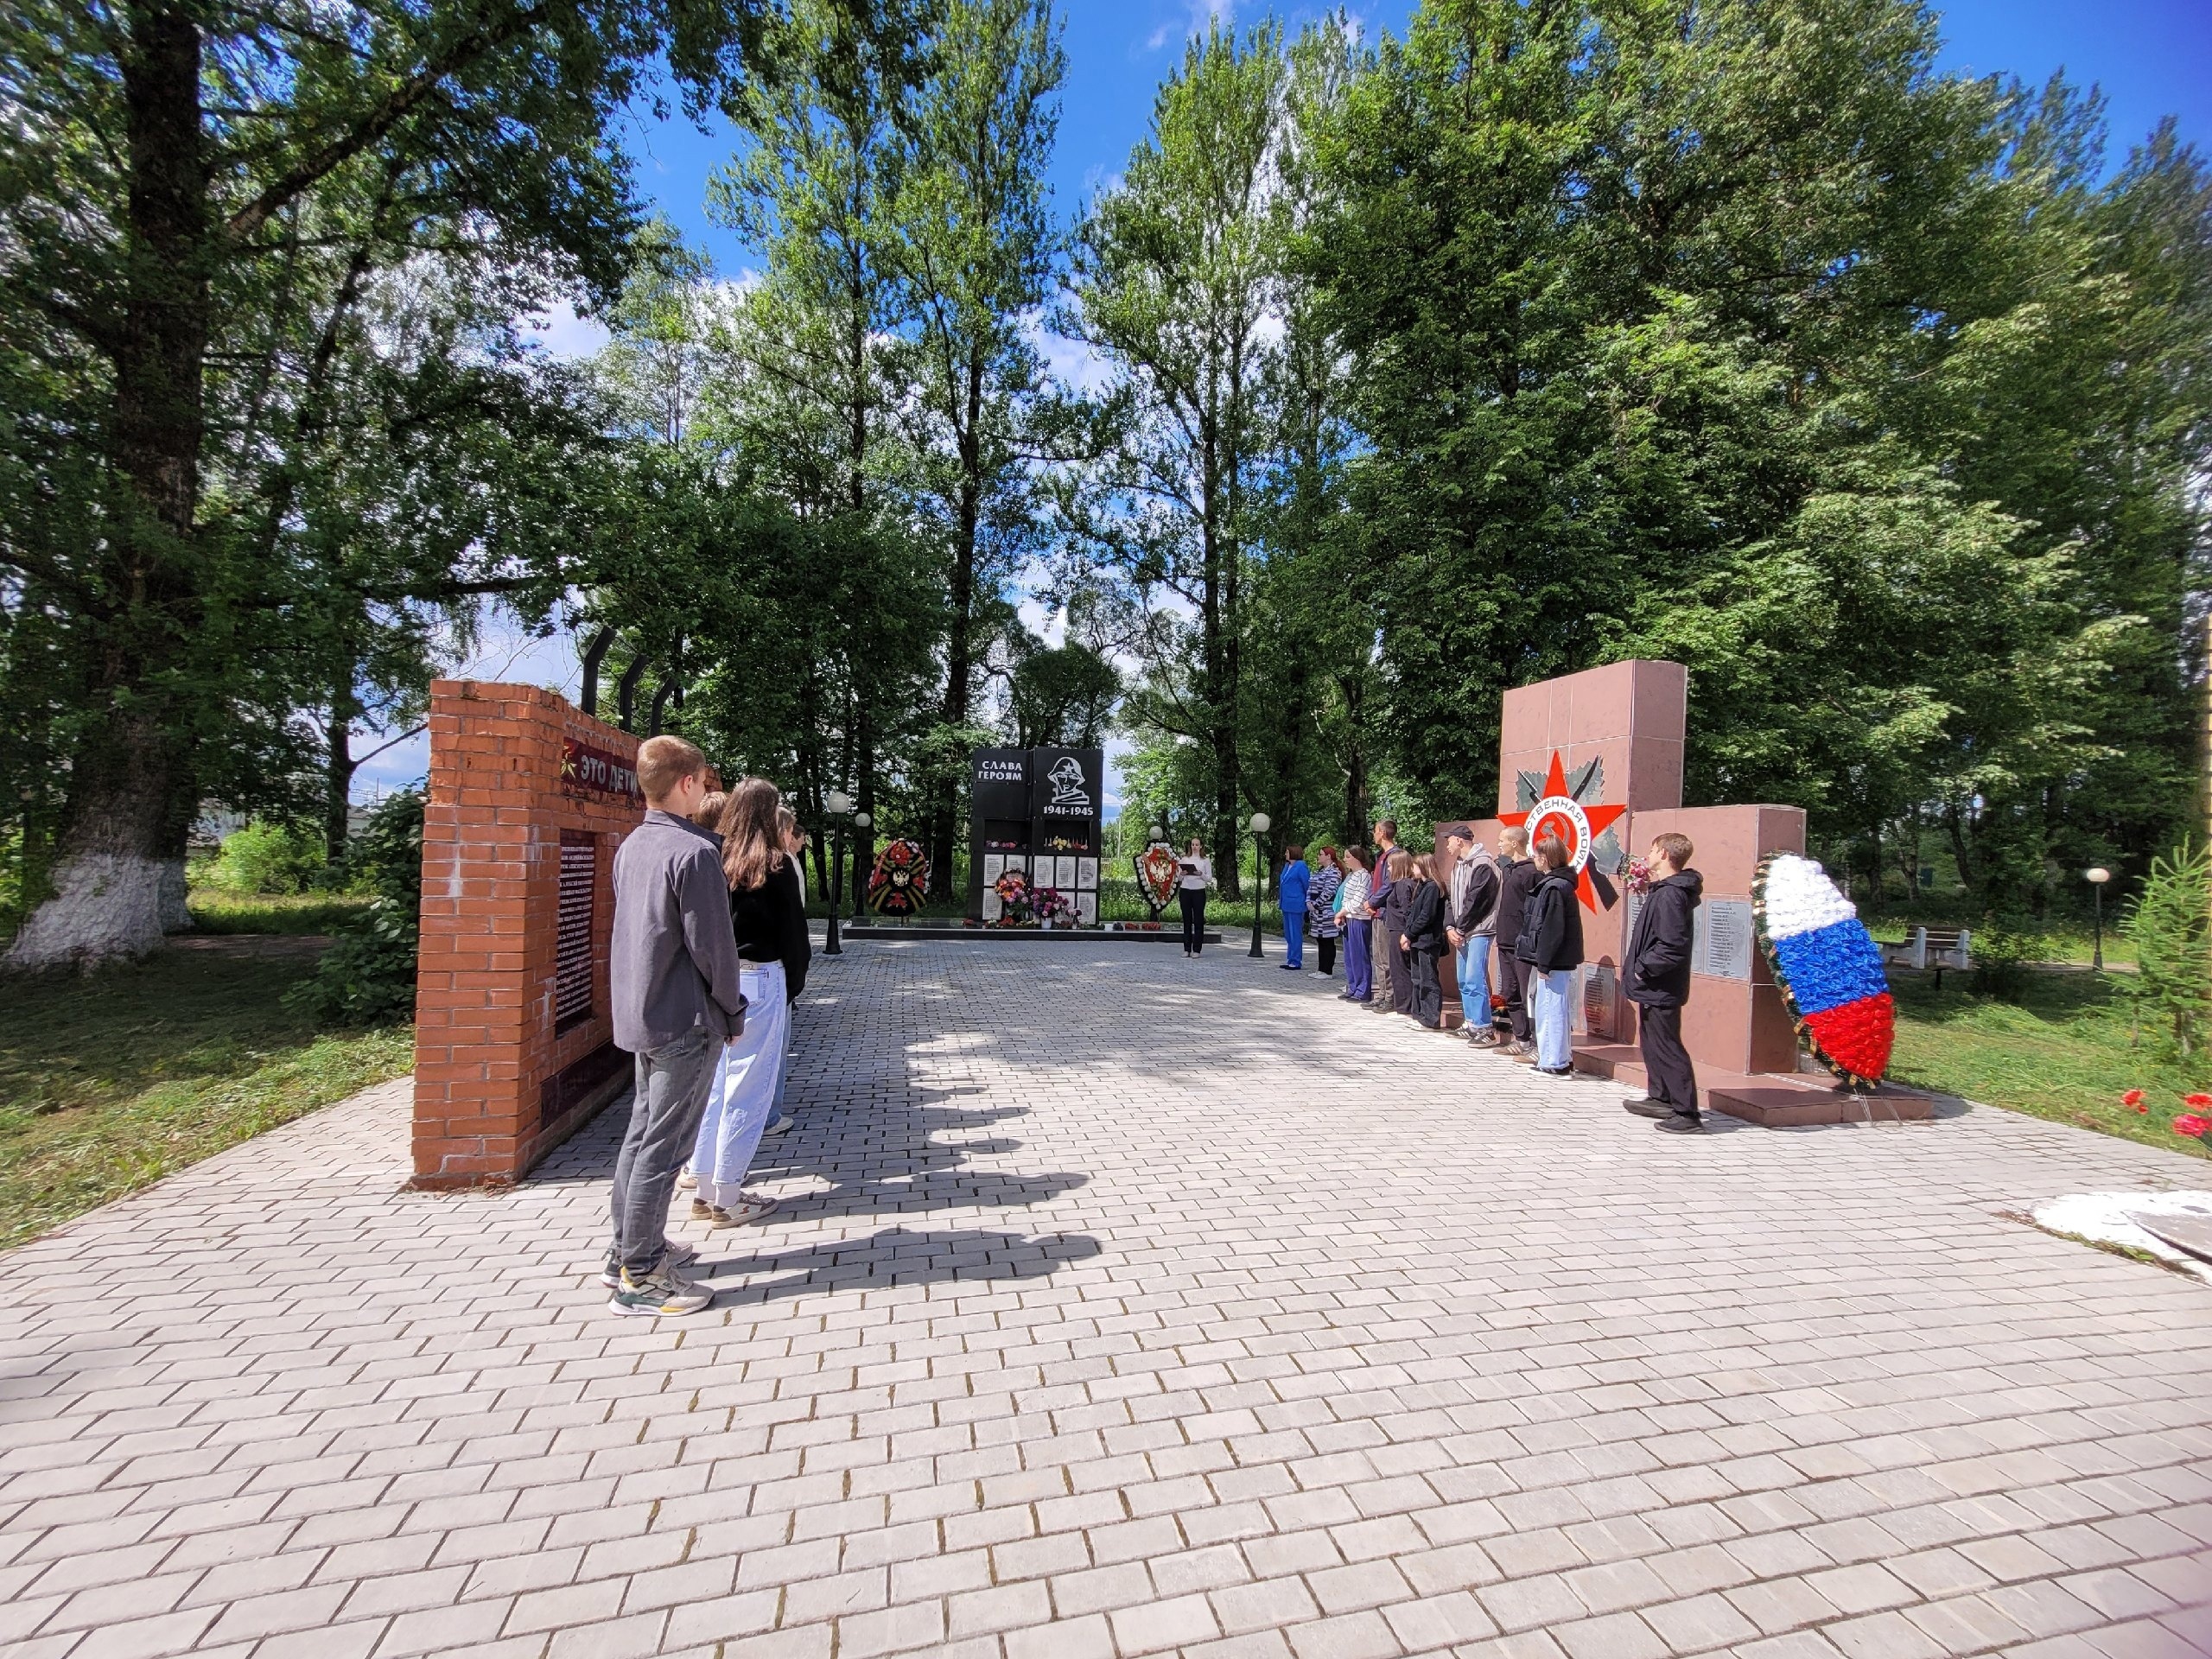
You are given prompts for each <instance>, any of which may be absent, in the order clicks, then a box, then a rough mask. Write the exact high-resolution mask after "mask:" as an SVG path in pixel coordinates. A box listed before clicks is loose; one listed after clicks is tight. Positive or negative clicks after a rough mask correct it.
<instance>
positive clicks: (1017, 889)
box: [991, 870, 1036, 927]
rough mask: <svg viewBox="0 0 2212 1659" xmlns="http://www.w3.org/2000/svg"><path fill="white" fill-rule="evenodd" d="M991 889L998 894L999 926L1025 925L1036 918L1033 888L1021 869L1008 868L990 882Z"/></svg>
mask: <svg viewBox="0 0 2212 1659" xmlns="http://www.w3.org/2000/svg"><path fill="white" fill-rule="evenodd" d="M991 891H992V892H993V893H996V894H998V896H999V925H1000V926H1001V927H1027V925H1029V924H1030V923H1031V922H1032V921H1033V920H1034V919H1035V918H1036V897H1035V890H1034V889H1033V888H1032V887H1030V885H1029V878H1028V876H1027V875H1026V874H1023V873H1022V872H1021V871H1020V870H1008V871H1007V873H1006V874H1004V875H1002V876H1001V877H999V879H998V880H995V881H994V882H993V883H991Z"/></svg>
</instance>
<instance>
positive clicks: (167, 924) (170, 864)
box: [161, 858, 192, 933]
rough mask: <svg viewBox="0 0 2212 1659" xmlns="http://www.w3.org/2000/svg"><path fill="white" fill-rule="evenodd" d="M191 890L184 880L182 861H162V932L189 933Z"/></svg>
mask: <svg viewBox="0 0 2212 1659" xmlns="http://www.w3.org/2000/svg"><path fill="white" fill-rule="evenodd" d="M190 896H191V889H190V888H189V887H188V886H187V885H186V882H185V878H184V861H183V860H182V859H181V858H165V859H163V860H162V902H161V912H162V917H161V919H162V932H164V933H189V932H190V931H192V906H191V904H190V903H189V902H188V900H189V899H190Z"/></svg>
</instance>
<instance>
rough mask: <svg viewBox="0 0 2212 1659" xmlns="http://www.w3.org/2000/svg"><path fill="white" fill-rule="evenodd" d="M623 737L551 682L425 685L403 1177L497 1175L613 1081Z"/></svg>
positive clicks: (538, 1147) (634, 814)
mask: <svg viewBox="0 0 2212 1659" xmlns="http://www.w3.org/2000/svg"><path fill="white" fill-rule="evenodd" d="M637 753H638V740H637V739H636V738H635V737H632V735H631V734H628V733H627V732H624V731H621V730H619V729H617V728H614V727H613V726H609V725H607V724H606V723H605V722H604V721H598V720H594V719H593V718H592V717H591V716H590V715H586V714H583V713H582V712H580V711H579V710H577V709H574V708H572V707H570V706H569V704H568V703H567V702H564V701H563V700H562V699H561V698H560V697H558V696H556V695H555V694H553V693H552V692H550V691H545V690H540V689H538V688H537V687H536V686H530V685H503V684H497V683H491V682H487V681H480V680H440V681H438V682H437V683H435V684H434V685H432V686H431V688H430V791H429V800H428V802H427V803H426V804H425V805H424V809H423V954H422V963H421V967H420V969H419V974H418V977H417V980H416V993H415V1185H417V1186H426V1187H450V1186H473V1185H483V1184H486V1183H497V1182H504V1181H512V1180H515V1179H519V1178H520V1177H521V1176H522V1175H524V1173H527V1172H528V1171H529V1169H530V1167H531V1165H532V1164H534V1163H536V1162H537V1160H538V1159H539V1158H541V1157H543V1155H544V1154H545V1153H546V1152H547V1151H549V1150H550V1148H551V1147H555V1146H556V1145H558V1144H559V1143H560V1142H561V1141H563V1140H564V1139H565V1138H567V1136H568V1135H569V1134H570V1133H572V1132H573V1131H574V1130H575V1128H577V1126H579V1125H580V1124H582V1122H585V1120H587V1119H588V1118H589V1117H590V1116H591V1115H592V1114H593V1113H594V1112H595V1111H597V1110H598V1109H600V1108H601V1106H603V1105H605V1104H606V1103H607V1101H608V1100H609V1099H611V1098H613V1096H614V1095H616V1094H617V1093H619V1092H620V1090H621V1089H622V1087H623V1085H624V1084H625V1083H626V1081H627V1079H628V1077H629V1075H630V1057H629V1056H628V1055H626V1054H625V1053H624V1052H622V1051H621V1050H620V1049H618V1048H616V1047H615V1046H614V1045H613V1040H612V1038H613V1026H612V1024H611V1021H610V1020H609V1016H608V1009H607V942H608V939H609V938H610V937H611V933H612V928H613V913H614V899H613V859H614V849H615V848H616V847H617V846H619V845H620V842H621V840H622V837H623V836H626V835H627V834H628V833H629V831H630V829H632V826H634V825H635V824H636V823H638V822H639V818H640V817H642V816H643V813H644V810H645V798H644V796H643V794H642V793H641V792H640V791H639V788H638V783H637V774H636V772H635V771H634V769H633V768H634V766H635V764H636V760H637Z"/></svg>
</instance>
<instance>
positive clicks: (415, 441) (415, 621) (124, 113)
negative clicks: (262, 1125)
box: [0, 0, 759, 950]
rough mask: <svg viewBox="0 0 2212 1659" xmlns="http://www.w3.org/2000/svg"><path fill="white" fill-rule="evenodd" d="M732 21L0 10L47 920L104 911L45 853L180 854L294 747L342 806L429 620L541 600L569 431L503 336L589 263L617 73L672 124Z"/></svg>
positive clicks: (293, 4) (711, 64) (610, 195)
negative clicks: (51, 908) (198, 829)
mask: <svg viewBox="0 0 2212 1659" xmlns="http://www.w3.org/2000/svg"><path fill="white" fill-rule="evenodd" d="M758 16H759V13H758V10H756V9H755V7H754V6H753V5H752V4H751V3H749V0H730V3H728V4H723V5H716V6H707V7H698V6H690V5H687V4H681V3H669V0H546V3H540V0H487V3H475V0H470V3H467V4H462V3H456V0H428V3H423V4H414V3H398V0H340V3H337V4H335V5H328V4H323V3H319V0H274V3H269V4H261V3H255V4H251V5H248V4H240V3H232V0H213V3H208V4H205V5H195V6H193V7H189V8H182V9H180V8H175V7H154V8H150V9H149V8H143V7H142V8H137V9H131V8H124V9H121V10H101V9H98V8H94V9H87V8H86V7H84V6H82V5H77V4H73V3H70V0H25V3H22V4H19V5H12V6H10V7H9V8H7V9H6V10H5V11H4V12H0V86H5V87H6V88H7V89H8V104H9V107H10V111H12V112H13V113H14V115H15V116H16V118H13V119H10V121H9V122H8V123H7V124H5V127H4V129H3V130H0V408H5V409H6V410H8V411H9V416H10V418H9V419H8V420H7V421H6V422H5V423H0V592H4V594H6V600H5V602H4V603H0V711H4V715H5V718H6V720H7V723H8V728H9V729H10V734H11V735H12V736H13V737H14V739H15V741H14V742H13V743H12V744H11V746H10V753H9V754H8V756H7V757H6V758H5V759H4V760H0V800H4V801H5V802H6V803H8V806H7V809H6V810H7V812H8V814H9V815H10V817H11V818H12V817H15V815H16V814H17V813H18V812H19V811H20V813H21V815H22V816H21V822H22V823H23V824H24V825H25V826H26V828H27V829H29V831H30V832H32V833H33V834H34V835H35V836H36V837H38V838H40V839H41V841H43V840H44V838H46V837H48V836H51V837H52V839H53V844H54V846H55V848H56V849H57V852H58V856H57V857H56V858H55V860H54V870H55V879H54V887H55V890H56V891H55V897H54V899H52V900H50V902H52V903H54V904H57V905H61V906H65V907H68V908H71V909H73V911H74V912H75V913H76V914H77V915H78V916H79V918H80V919H90V920H92V921H95V922H97V923H98V924H99V925H101V926H103V927H105V928H108V929H110V930H111V932H112V930H114V929H116V928H118V927H128V926H129V925H130V918H126V914H125V913H126V912H131V914H132V915H133V916H137V915H143V913H144V912H143V907H137V909H135V910H134V908H133V907H130V906H105V908H103V907H102V906H99V905H97V904H95V903H93V902H92V900H91V898H90V895H91V893H92V891H93V888H92V887H91V886H88V885H86V884H85V883H77V884H75V885H72V883H71V882H70V881H69V880H68V879H67V874H66V872H67V870H68V868H70V867H71V866H72V863H73V861H75V860H77V859H79V857H89V856H99V857H107V856H111V855H123V856H124V857H125V858H127V859H130V860H135V861H151V860H155V859H160V858H166V857H174V856H175V855H177V854H180V853H181V851H182V846H183V840H184V834H185V830H186V829H187V827H188V825H189V823H190V822H191V820H192V819H193V817H194V816H195V815H196V813H197V811H198V810H199V807H200V803H201V802H202V800H203V799H204V798H207V797H210V796H213V797H215V798H219V799H224V800H227V801H230V802H232V804H241V805H263V806H266V807H269V808H271V809H273V810H277V811H278V812H279V813H282V812H284V811H289V810H296V809H297V807H298V806H299V805H301V804H302V800H301V797H302V796H303V795H304V794H306V793H307V792H308V789H310V788H312V785H310V784H308V777H309V774H310V772H311V770H312V769H313V768H314V767H315V766H316V765H317V764H319V763H321V762H323V761H326V760H327V763H328V765H327V772H328V777H327V781H326V782H325V784H324V786H323V788H322V789H321V793H323V794H324V795H325V797H326V804H327V806H328V807H329V808H330V814H329V816H330V817H332V818H336V817H338V815H339V814H340V813H341V812H342V810H343V806H344V801H345V792H346V783H347V781H348V779H349V778H350V773H351V768H352V766H353V760H352V758H351V755H350V750H349V745H348V741H347V740H348V738H349V736H350V734H351V732H352V730H353V727H354V726H355V724H356V723H357V721H359V718H360V716H361V715H363V713H364V712H365V707H366V709H367V711H369V712H372V713H374V712H385V713H391V714H398V715H404V712H405V705H406V703H407V702H408V701H409V699H410V696H415V695H418V694H419V690H420V686H421V683H422V681H423V679H424V678H426V677H427V674H428V670H429V665H428V664H427V663H426V661H425V657H426V654H427V652H428V648H429V642H430V640H431V639H433V638H434V636H435V633H436V632H437V631H438V627H439V624H440V620H441V614H440V613H442V612H445V613H451V612H454V611H460V612H461V613H463V614H464V616H465V614H466V613H467V611H468V610H469V609H470V608H471V607H473V605H474V596H475V595H476V594H480V593H483V592H488V591H499V592H515V593H522V592H524V591H525V590H527V589H529V588H531V586H532V585H533V583H535V584H536V586H537V595H538V597H539V599H540V600H541V601H543V598H544V597H545V596H547V595H549V594H558V593H560V592H561V591H562V590H563V588H565V586H566V585H567V584H568V582H569V580H570V575H569V572H567V571H566V570H563V569H561V568H560V559H559V554H560V552H561V551H562V550H563V548H564V546H565V545H566V543H564V541H563V537H562V536H561V534H560V531H561V530H562V528H563V524H565V523H566V522H567V520H568V517H569V516H568V515H563V514H562V513H559V512H547V511H546V509H547V508H549V507H550V506H556V505H558V498H559V496H560V495H561V494H562V493H563V488H564V486H565V485H566V482H567V480H569V478H570V477H571V476H572V475H573V474H575V472H576V471H577V470H578V468H577V467H576V466H575V460H576V455H575V451H576V450H577V448H580V447H582V443H583V441H584V439H586V438H588V436H589V434H588V430H586V429H582V427H581V426H580V424H579V423H577V422H576V421H575V418H574V416H575V411H576V404H577V399H576V397H575V389H574V388H573V387H572V386H571V385H569V384H568V378H567V377H564V376H563V374H562V373H561V372H559V371H557V370H553V369H549V368H547V367H545V366H543V365H540V364H537V363H535V362H533V361H531V359H530V357H529V355H528V354H527V353H525V352H524V341H523V328H522V326H521V325H519V324H518V321H517V320H518V319H524V318H527V317H528V316H529V315H531V313H533V312H536V311H537V310H539V309H541V308H545V307H548V306H550V305H552V304H554V303H556V302H560V301H562V300H564V299H568V300H574V301H578V302H587V303H588V302H590V301H591V300H592V299H594V298H595V297H596V298H602V299H603V298H604V297H606V296H607V295H608V294H609V293H610V292H611V290H612V289H613V287H614V285H615V283H617V282H618V281H619V279H620V276H621V273H622V269H623V264H624V258H625V252H626V247H625V245H626V240H627V235H628V232H629V231H630V230H631V228H632V225H633V223H634V219H635V214H634V210H633V207H632V201H631V200H630V194H629V190H628V188H627V179H626V173H625V165H626V164H625V162H624V159H623V157H622V156H621V154H620V150H619V149H617V148H616V147H615V145H614V144H613V143H612V142H611V141H610V137H609V133H610V125H611V124H612V123H613V122H614V121H615V120H617V119H618V118H622V117H623V113H624V111H626V109H627V107H628V105H629V100H630V99H631V97H632V93H633V92H636V91H637V90H638V89H639V76H640V73H641V72H643V71H644V70H645V67H646V66H648V65H650V64H657V63H658V62H661V61H665V62H666V63H667V64H668V65H669V66H670V67H672V69H673V70H674V73H675V76H676V79H677V83H678V84H679V85H681V86H683V89H684V97H685V99H686V102H687V103H688V104H689V105H691V106H692V108H693V109H694V110H695V111H697V110H698V109H700V108H702V107H703V103H704V100H705V99H706V97H707V95H708V94H709V92H712V91H715V90H718V89H719V88H720V87H721V86H722V85H723V84H724V83H725V82H726V81H728V79H731V78H732V77H733V76H734V73H735V72H736V69H737V63H738V58H739V56H740V54H741V52H742V51H744V50H745V49H746V48H747V46H748V45H749V42H750V40H751V37H752V36H753V35H754V34H755V33H756V32H757V30H756V26H757V22H758ZM563 463H567V464H563ZM541 530H543V531H545V533H544V534H539V533H537V532H538V531H541ZM380 704H388V705H389V706H388V707H386V708H384V709H379V708H378V705H380ZM301 715H312V717H313V720H312V723H310V720H308V719H302V718H300V717H299V716H301ZM318 726H320V727H321V728H322V734H321V735H318V734H317V732H316V728H317V727H318ZM19 803H20V805H19ZM332 835H333V839H334V840H335V839H336V838H337V826H336V825H334V826H333V829H332ZM111 918H112V919H111ZM36 931H37V920H36V918H35V917H34V918H32V920H31V922H30V923H29V924H28V925H26V927H25V929H24V931H23V932H22V934H20V935H19V936H18V941H17V944H18V949H19V950H20V949H21V948H22V944H23V941H24V940H25V939H27V938H31V937H32V936H33V935H34V934H35V932H36ZM69 931H70V930H69V929H68V928H67V927H66V926H56V927H53V928H49V929H48V932H49V933H58V934H60V935H65V936H66V935H67V934H68V933H69ZM142 942H143V941H141V940H139V939H138V938H137V937H136V936H135V935H134V936H133V937H130V938H124V937H120V936H114V937H111V938H108V939H107V940H106V941H105V948H106V949H108V950H120V949H124V948H129V947H131V946H133V945H136V944H139V943H142Z"/></svg>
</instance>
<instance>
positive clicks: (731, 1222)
mask: <svg viewBox="0 0 2212 1659" xmlns="http://www.w3.org/2000/svg"><path fill="white" fill-rule="evenodd" d="M782 806H783V797H782V795H781V794H780V793H779V791H778V790H777V788H776V786H775V785H773V784H772V783H770V782H768V781H767V780H766V779H763V778H747V779H744V780H743V781H742V782H741V783H740V784H739V785H737V786H736V787H735V788H734V789H733V790H731V791H730V792H729V801H728V804H727V805H725V806H724V807H723V808H722V820H721V837H722V874H723V875H724V876H725V877H726V878H727V879H728V882H729V891H730V899H729V904H730V923H731V926H732V927H733V929H734V931H735V932H736V934H737V954H738V961H739V969H740V975H741V988H742V989H743V990H744V992H745V1002H746V1010H745V1030H744V1031H743V1033H741V1034H740V1036H739V1037H738V1039H737V1040H736V1041H735V1042H734V1043H732V1044H730V1045H729V1046H728V1048H726V1049H724V1050H723V1051H722V1058H721V1065H720V1067H719V1069H718V1070H717V1071H716V1073H715V1087H714V1091H713V1093H712V1094H711V1095H709V1096H708V1100H707V1115H706V1116H705V1117H703V1118H702V1119H701V1120H700V1122H699V1139H698V1142H697V1144H696V1147H694V1148H693V1151H692V1154H691V1169H692V1173H693V1174H694V1175H695V1176H696V1178H697V1179H698V1183H699V1196H698V1197H697V1198H695V1199H694V1200H693V1201H692V1205H691V1214H692V1216H693V1217H694V1218H695V1219H697V1220H701V1221H704V1222H706V1223H707V1224H709V1225H710V1226H715V1227H735V1226H739V1225H741V1224H744V1223H746V1222H748V1221H757V1220H759V1219H760V1217H762V1216H765V1215H766V1214H767V1213H768V1211H769V1210H770V1209H771V1208H772V1205H771V1202H770V1200H768V1199H766V1198H760V1197H757V1196H755V1195H753V1194H749V1193H747V1192H746V1191H745V1190H744V1185H745V1175H746V1172H747V1170H748V1169H749V1168H751V1166H752V1164H753V1154H754V1153H755V1152H756V1151H758V1150H759V1149H760V1136H761V1134H762V1133H763V1131H765V1130H766V1128H767V1127H768V1121H769V1119H770V1117H771V1116H773V1114H774V1112H775V1107H776V1096H777V1091H778V1084H779V1080H780V1077H781V1074H782V1071H783V1065H784V1048H785V1037H786V1035H787V1034H788V1033H789V1031H790V1029H791V1000H792V999H793V998H795V997H796V996H797V995H798V993H799V991H800V989H801V988H803V987H804V985H805V983H806V966H807V963H808V962H809V961H810V959H811V957H812V955H813V950H812V947H811V946H810V944H808V942H807V937H806V905H805V901H804V899H801V898H800V896H799V890H798V880H797V871H796V868H795V866H794V862H793V860H792V858H791V854H790V853H789V852H788V851H786V850H785V837H784V829H783V825H782V824H781V823H779V820H778V817H777V815H778V812H779V810H780V809H781V808H782Z"/></svg>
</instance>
